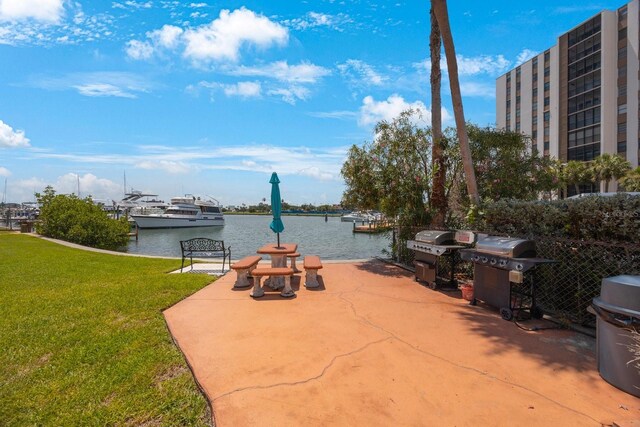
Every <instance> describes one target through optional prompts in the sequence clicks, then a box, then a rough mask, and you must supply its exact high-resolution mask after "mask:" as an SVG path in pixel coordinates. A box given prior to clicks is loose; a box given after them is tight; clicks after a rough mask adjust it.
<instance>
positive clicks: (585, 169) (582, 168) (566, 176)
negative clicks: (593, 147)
mask: <svg viewBox="0 0 640 427" xmlns="http://www.w3.org/2000/svg"><path fill="white" fill-rule="evenodd" d="M590 178H591V173H590V167H589V164H588V163H586V162H579V161H577V160H570V161H569V162H567V164H566V165H564V168H562V181H563V182H564V184H565V185H567V186H569V185H573V186H575V189H576V194H580V184H582V183H584V182H587V181H590Z"/></svg>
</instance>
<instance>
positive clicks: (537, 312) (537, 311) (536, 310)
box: [531, 305, 544, 319]
mask: <svg viewBox="0 0 640 427" xmlns="http://www.w3.org/2000/svg"><path fill="white" fill-rule="evenodd" d="M542 316H544V313H543V312H542V309H541V308H540V307H538V306H537V305H536V306H534V307H531V317H533V318H534V319H542Z"/></svg>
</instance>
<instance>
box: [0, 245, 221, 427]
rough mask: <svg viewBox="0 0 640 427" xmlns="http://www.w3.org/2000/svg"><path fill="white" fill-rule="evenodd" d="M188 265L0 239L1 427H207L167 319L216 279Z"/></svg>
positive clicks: (202, 406)
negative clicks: (183, 269) (167, 312)
mask: <svg viewBox="0 0 640 427" xmlns="http://www.w3.org/2000/svg"><path fill="white" fill-rule="evenodd" d="M179 264H180V262H179V261H175V260H174V261H172V260H158V259H145V258H134V257H123V256H113V255H104V254H98V253H93V252H87V251H82V250H76V249H71V248H67V247H64V246H61V245H57V244H54V243H50V242H47V241H44V240H42V239H38V238H34V237H30V236H24V235H19V234H11V233H0V424H1V425H21V426H22V425H56V426H63V425H99V426H103V425H140V424H144V425H170V426H178V425H180V426H182V425H208V424H209V423H210V421H209V420H210V417H209V414H208V407H207V403H206V400H205V399H204V397H203V396H202V395H201V394H200V392H199V391H198V388H197V386H196V385H195V382H194V380H193V377H192V375H191V372H190V371H189V369H188V367H187V365H186V362H185V361H184V359H183V357H182V354H181V353H180V351H179V350H178V349H177V348H176V346H175V345H174V344H173V342H172V340H171V336H170V334H169V331H168V329H167V327H166V325H165V322H164V319H163V317H162V312H161V311H162V310H163V309H164V308H167V307H169V306H171V305H172V304H175V303H177V302H178V301H180V300H181V299H183V298H185V297H186V296H188V295H190V294H192V293H194V292H195V291H197V290H199V289H201V288H202V287H204V286H205V285H206V284H207V283H209V282H211V278H210V277H208V276H206V275H196V274H171V275H169V274H166V273H167V272H168V271H171V270H174V269H176V268H179Z"/></svg>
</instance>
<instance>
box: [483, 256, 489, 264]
mask: <svg viewBox="0 0 640 427" xmlns="http://www.w3.org/2000/svg"><path fill="white" fill-rule="evenodd" d="M481 261H482V263H483V264H486V263H487V261H489V259H488V258H487V257H486V256H483V257H482V259H481Z"/></svg>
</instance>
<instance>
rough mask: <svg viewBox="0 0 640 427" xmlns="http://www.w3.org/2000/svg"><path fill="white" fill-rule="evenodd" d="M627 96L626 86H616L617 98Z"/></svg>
mask: <svg viewBox="0 0 640 427" xmlns="http://www.w3.org/2000/svg"><path fill="white" fill-rule="evenodd" d="M626 94H627V85H626V84H621V85H620V86H618V96H625V95H626Z"/></svg>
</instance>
